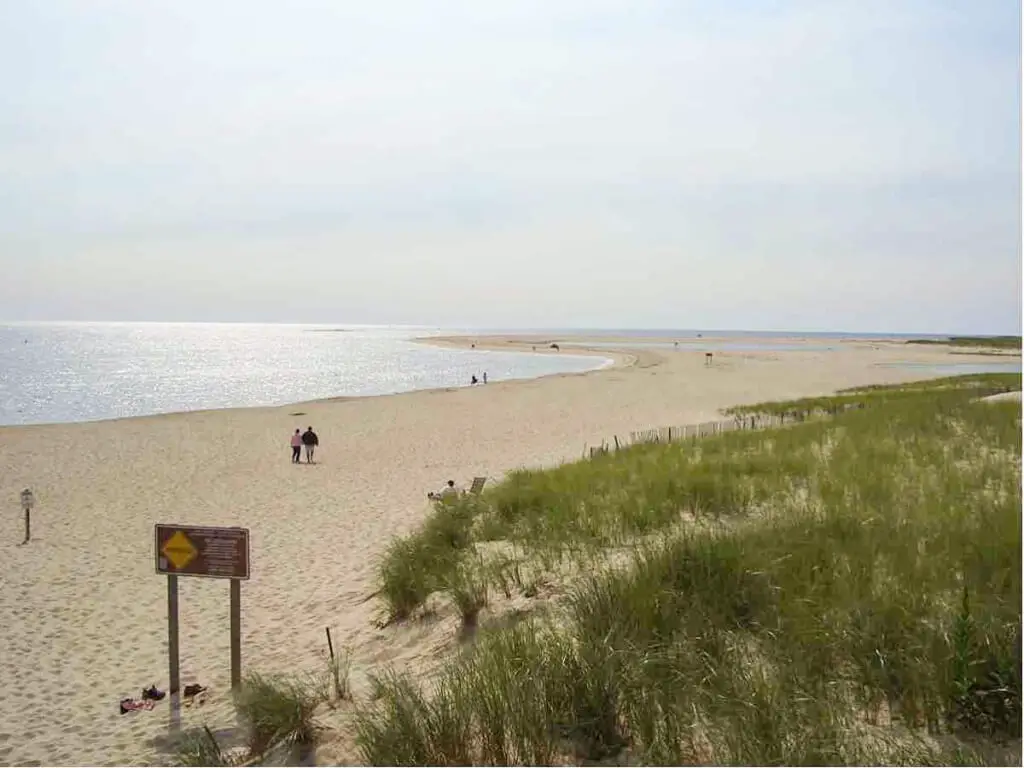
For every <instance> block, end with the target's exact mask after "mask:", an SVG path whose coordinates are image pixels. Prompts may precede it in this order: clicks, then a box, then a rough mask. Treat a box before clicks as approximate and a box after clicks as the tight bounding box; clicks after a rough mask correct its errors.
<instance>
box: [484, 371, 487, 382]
mask: <svg viewBox="0 0 1024 768" xmlns="http://www.w3.org/2000/svg"><path fill="white" fill-rule="evenodd" d="M486 383H487V371H484V384H486Z"/></svg>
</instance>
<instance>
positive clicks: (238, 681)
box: [231, 579, 242, 691]
mask: <svg viewBox="0 0 1024 768" xmlns="http://www.w3.org/2000/svg"><path fill="white" fill-rule="evenodd" d="M241 686H242V582H241V581H240V580H238V579H231V690H233V691H237V690H238V689H239V688H240V687H241Z"/></svg>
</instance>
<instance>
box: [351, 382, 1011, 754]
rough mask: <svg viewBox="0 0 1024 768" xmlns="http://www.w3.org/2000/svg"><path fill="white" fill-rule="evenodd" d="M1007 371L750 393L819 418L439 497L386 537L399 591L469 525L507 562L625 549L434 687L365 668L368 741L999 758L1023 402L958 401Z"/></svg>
mask: <svg viewBox="0 0 1024 768" xmlns="http://www.w3.org/2000/svg"><path fill="white" fill-rule="evenodd" d="M1019 388H1020V376H1019V375H984V376H972V377H958V378H954V379H943V380H936V381H933V382H929V383H924V384H922V383H916V384H913V385H906V386H903V387H886V388H879V387H874V388H865V389H860V390H856V391H851V392H846V393H840V394H838V395H836V396H835V397H834V398H814V399H812V400H810V401H807V400H805V401H797V402H796V403H787V404H763V405H760V406H752V407H749V408H746V409H743V412H744V413H759V412H765V411H766V409H779V410H773V411H772V412H786V413H793V414H797V415H798V417H797V418H798V420H799V414H803V415H804V416H805V417H807V416H810V415H812V414H819V413H821V412H822V411H824V412H825V413H829V414H832V413H834V415H833V416H830V417H829V418H826V419H811V420H808V421H805V422H804V423H797V424H796V425H795V426H793V427H791V428H786V429H775V430H767V431H761V432H735V433H727V434H724V435H721V436H718V437H714V438H705V439H704V440H701V441H699V442H694V443H683V444H668V445H643V446H635V447H632V448H628V449H624V450H622V451H619V452H617V453H614V454H609V455H606V456H599V457H597V458H596V459H594V460H591V461H582V462H578V463H576V464H571V465H566V466H563V467H559V468H556V469H554V470H548V471H543V472H532V471H523V472H519V473H516V474H514V475H513V476H512V477H510V478H509V480H507V481H506V482H505V483H503V484H501V485H499V486H497V487H495V488H493V489H491V490H490V491H489V492H486V493H485V494H483V495H482V496H481V497H480V498H479V499H475V500H467V501H465V502H460V503H459V504H458V505H455V506H454V507H450V506H449V507H445V506H441V507H439V508H438V509H437V510H436V512H435V516H436V517H435V518H432V519H431V522H430V523H429V524H428V525H427V526H426V527H425V528H424V529H423V530H422V531H420V532H419V533H417V534H415V535H414V536H413V537H411V538H410V539H407V540H405V541H404V542H403V543H402V544H401V546H403V547H405V549H404V550H402V549H398V548H397V547H398V545H397V544H396V549H395V550H394V552H399V551H404V552H406V553H411V554H412V555H413V556H414V557H417V558H419V560H418V561H417V562H418V566H417V567H418V568H420V570H418V571H417V570H415V569H409V570H408V571H407V572H406V573H407V583H408V586H407V592H406V594H423V595H424V597H425V596H426V595H429V594H430V592H432V591H436V590H440V589H444V586H443V585H444V584H445V574H451V573H453V572H457V570H458V569H459V568H460V567H463V564H464V563H466V562H469V561H471V559H472V558H475V557H478V555H477V554H476V547H478V546H480V544H481V542H484V541H487V540H497V539H503V540H505V541H512V542H515V545H516V546H517V547H518V548H519V550H520V551H521V552H522V553H523V555H524V557H529V556H530V555H531V554H536V553H538V552H550V551H552V550H554V551H557V552H560V553H563V554H567V556H569V557H573V556H579V557H584V556H585V557H589V556H592V555H593V553H594V552H596V551H600V550H601V549H602V548H606V547H609V546H620V547H621V546H622V545H623V544H628V543H629V542H633V548H632V555H631V557H630V562H629V563H628V564H627V566H625V567H622V566H619V567H614V568H612V567H605V568H601V567H597V566H593V567H590V568H588V569H586V570H587V573H588V575H585V576H584V577H582V578H580V579H578V580H577V581H576V583H575V585H574V589H573V591H572V593H571V597H570V598H569V599H568V600H567V601H566V602H565V605H564V612H563V614H560V615H559V616H558V617H557V619H554V618H552V619H550V620H547V621H539V620H538V621H526V622H523V623H520V624H519V625H517V626H514V627H512V628H508V629H502V630H494V631H491V632H485V633H484V634H483V635H482V636H480V637H479V639H478V642H477V643H476V645H475V646H474V647H473V648H471V649H470V650H469V651H467V653H465V654H464V655H462V656H460V657H458V658H456V659H455V660H453V661H452V662H451V663H450V664H448V665H447V666H446V667H445V668H443V669H442V670H441V672H440V674H439V676H438V677H437V679H436V682H435V683H434V685H433V686H432V689H431V690H429V691H428V690H422V689H420V688H419V687H418V686H417V685H416V684H415V683H414V682H413V681H411V680H409V679H405V678H400V677H393V676H392V677H385V678H382V679H381V680H379V681H377V686H378V687H377V695H378V698H377V701H376V702H375V703H374V704H373V705H372V706H369V707H364V708H363V709H362V710H361V712H360V715H359V717H358V742H359V744H360V748H361V750H362V757H363V758H364V759H365V760H366V761H367V762H369V763H371V764H393V765H408V764H417V763H419V764H437V765H450V764H467V763H469V762H474V763H476V764H489V765H497V764H508V763H532V764H551V763H556V762H575V763H580V762H591V761H608V760H614V761H619V762H628V763H634V764H635V763H661V764H681V763H703V764H709V763H717V764H721V763H740V764H794V765H795V764H856V763H861V764H863V763H890V764H892V763H917V764H949V763H955V764H983V763H986V762H990V761H992V760H997V761H998V760H1001V759H1007V758H1006V757H1005V754H1004V753H1003V752H1001V751H1000V750H1001V749H1002V747H1001V746H1000V745H1001V744H1002V743H1003V741H1002V740H1003V739H1008V738H1009V739H1013V738H1017V739H1019V737H1020V729H1021V710H1020V683H1021V651H1020V648H1021V636H1020V633H1021V611H1020V605H1021V553H1020V546H1021V529H1020V509H1021V485H1020V480H1021V474H1020V464H1021V420H1020V405H1019V404H1018V403H1012V402H1011V403H979V402H977V398H979V397H981V396H984V395H988V394H994V393H995V392H1000V391H1008V390H1010V389H1019ZM830 409H834V410H830ZM704 519H706V520H708V521H710V522H711V524H709V525H706V526H700V525H692V524H687V523H688V522H690V523H692V522H694V521H696V522H699V521H701V520H704ZM428 531H429V533H428ZM442 531H447V532H448V533H447V534H445V535H442V534H441V532H442ZM649 534H657V535H654V536H652V535H649ZM581 542H582V544H581ZM638 542H641V543H638ZM590 562H592V563H598V562H600V561H599V560H591V561H590ZM389 565H390V566H391V567H392V568H394V567H395V566H394V564H393V563H391V564H389V562H388V560H385V562H384V564H383V565H382V574H387V573H391V572H392V571H391V570H389ZM517 567H518V564H517ZM506 574H507V571H506ZM506 585H508V582H506ZM506 588H507V589H511V587H510V586H506ZM405 605H406V608H407V610H408V611H410V612H411V611H412V610H414V608H415V607H416V605H414V604H412V603H411V602H410V603H406V604H405ZM406 615H409V614H408V613H406ZM979 740H980V742H979ZM979 744H981V745H982V746H980V747H979ZM1011 759H1012V758H1011Z"/></svg>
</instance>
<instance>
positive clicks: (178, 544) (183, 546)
mask: <svg viewBox="0 0 1024 768" xmlns="http://www.w3.org/2000/svg"><path fill="white" fill-rule="evenodd" d="M160 551H161V552H162V553H163V555H164V557H166V558H167V559H168V560H170V561H171V565H173V566H174V567H175V568H177V569H178V570H179V571H180V570H181V569H182V568H184V567H185V566H186V565H188V564H189V563H191V562H192V561H193V560H195V559H196V555H198V554H199V550H198V549H196V548H195V545H193V544H192V542H191V540H190V539H189V538H188V536H186V535H185V534H184V533H182V532H181V531H177V532H175V534H174V535H173V536H171V538H169V539H168V540H167V542H166V543H165V544H164V546H163V548H162V549H161V550H160Z"/></svg>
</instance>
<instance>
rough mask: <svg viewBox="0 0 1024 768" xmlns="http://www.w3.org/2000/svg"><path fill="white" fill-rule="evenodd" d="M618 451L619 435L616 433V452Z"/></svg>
mask: <svg viewBox="0 0 1024 768" xmlns="http://www.w3.org/2000/svg"><path fill="white" fill-rule="evenodd" d="M618 451H619V436H618V435H615V452H616V453H618Z"/></svg>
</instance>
